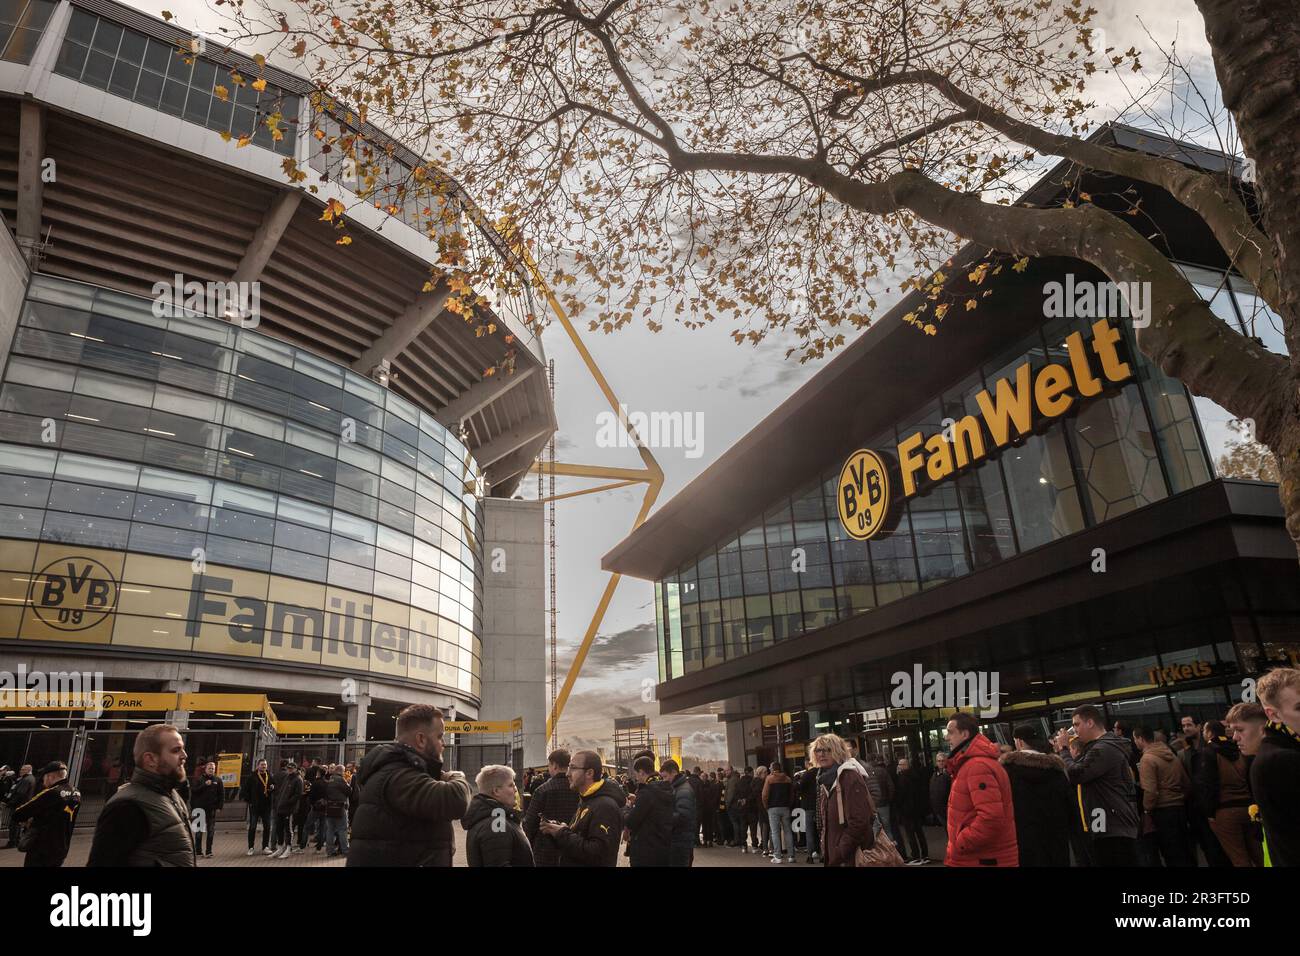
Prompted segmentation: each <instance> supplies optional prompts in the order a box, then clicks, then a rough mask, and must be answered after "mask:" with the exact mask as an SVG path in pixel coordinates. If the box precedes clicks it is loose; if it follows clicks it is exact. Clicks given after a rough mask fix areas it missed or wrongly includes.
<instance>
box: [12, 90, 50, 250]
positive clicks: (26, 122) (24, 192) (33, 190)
mask: <svg viewBox="0 0 1300 956" xmlns="http://www.w3.org/2000/svg"><path fill="white" fill-rule="evenodd" d="M18 109H19V120H18V210H17V216H16V219H17V230H16V232H17V236H16V238H17V240H18V247H19V248H20V249H21V250H22V252H23V256H24V257H25V258H26V260H27V263H28V265H29V266H31V267H32V268H33V269H34V268H36V266H37V264H38V263H39V261H40V244H41V197H42V193H43V191H44V189H45V184H44V182H42V180H41V161H42V160H43V159H44V158H45V107H44V106H42V105H41V104H40V103H34V102H29V101H26V100H24V101H23V102H22V103H20V104H19V106H18Z"/></svg>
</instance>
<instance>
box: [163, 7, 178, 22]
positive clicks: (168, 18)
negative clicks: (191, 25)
mask: <svg viewBox="0 0 1300 956" xmlns="http://www.w3.org/2000/svg"><path fill="white" fill-rule="evenodd" d="M162 18H163V19H164V20H166V21H167V22H168V23H170V22H171V21H172V20H175V19H176V17H175V15H174V14H173V13H172V12H171V11H170V10H164V11H163V12H162Z"/></svg>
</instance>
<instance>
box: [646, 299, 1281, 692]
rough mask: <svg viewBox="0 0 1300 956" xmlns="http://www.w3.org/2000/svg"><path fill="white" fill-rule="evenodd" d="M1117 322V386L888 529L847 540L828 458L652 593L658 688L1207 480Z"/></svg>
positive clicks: (994, 362)
mask: <svg viewBox="0 0 1300 956" xmlns="http://www.w3.org/2000/svg"><path fill="white" fill-rule="evenodd" d="M1226 287H1227V283H1226V282H1225V288H1226ZM1233 289H1234V292H1235V294H1236V295H1237V297H1238V298H1240V297H1241V295H1242V293H1241V290H1240V289H1238V288H1236V287H1235V286H1234V287H1233ZM1260 321H1261V320H1259V319H1258V318H1257V319H1256V326H1255V328H1256V329H1257V330H1258V328H1259V327H1260V326H1259V322H1260ZM1233 322H1234V327H1237V328H1240V326H1238V325H1237V324H1236V320H1235V319H1234V320H1233ZM1088 326H1089V322H1088V321H1087V320H1082V319H1078V320H1065V319H1062V320H1054V321H1051V322H1048V323H1046V324H1044V325H1043V326H1042V327H1041V328H1038V329H1035V330H1034V332H1033V333H1032V334H1030V335H1028V336H1026V337H1025V338H1023V339H1022V340H1020V341H1019V342H1016V343H1015V344H1014V345H1013V346H1011V347H1010V348H1008V349H1007V350H1006V352H1004V353H1003V354H1001V355H996V356H993V357H992V358H991V360H990V361H988V362H985V363H984V364H983V365H982V366H981V367H980V368H979V369H978V370H976V371H974V372H972V373H971V374H970V375H968V376H967V377H966V378H965V379H963V380H961V381H959V382H956V383H954V384H953V386H952V387H951V388H949V389H947V390H945V391H944V392H943V393H942V394H941V395H938V396H935V397H933V398H931V399H929V400H927V401H926V402H925V403H923V404H922V405H921V406H920V407H919V408H917V409H916V410H915V411H913V412H912V413H910V414H909V415H906V416H904V417H903V418H902V419H900V420H899V421H898V422H896V423H895V424H894V425H893V426H891V427H890V428H888V429H886V430H884V431H882V432H880V433H879V434H877V435H872V436H864V437H865V438H867V439H869V440H865V441H863V442H862V443H861V444H862V445H864V446H865V447H868V448H893V447H894V446H895V445H896V444H897V442H898V441H899V440H900V439H901V438H903V437H904V436H906V435H909V434H911V433H913V432H916V431H918V430H919V431H921V432H923V433H924V434H925V435H926V436H927V437H928V436H929V435H932V434H935V433H938V432H941V431H942V430H943V427H944V423H945V421H946V420H949V419H954V420H955V419H960V418H962V417H963V416H965V415H967V414H975V413H977V407H976V404H975V395H976V394H977V393H978V392H980V391H981V390H983V389H985V388H987V387H989V386H990V385H991V383H993V382H995V381H997V380H998V379H999V378H1003V377H1006V376H1007V375H1008V374H1009V373H1010V371H1011V370H1012V369H1014V368H1015V367H1016V366H1018V365H1020V364H1021V363H1022V362H1024V361H1025V360H1026V359H1029V360H1030V361H1032V362H1033V363H1034V364H1035V367H1037V366H1041V365H1042V364H1045V363H1047V362H1060V363H1064V364H1068V362H1069V359H1068V358H1067V357H1066V352H1065V339H1066V337H1067V336H1068V335H1069V334H1070V333H1072V332H1074V331H1081V332H1083V333H1084V336H1085V338H1087V337H1088V336H1089V335H1090V334H1091V333H1090V332H1089V331H1088ZM1120 327H1121V328H1123V330H1124V334H1125V336H1126V337H1127V338H1128V343H1127V344H1128V352H1129V355H1131V356H1135V357H1136V358H1135V366H1136V368H1135V371H1136V375H1135V379H1134V380H1133V381H1132V382H1130V383H1129V384H1127V385H1126V386H1125V387H1124V388H1123V389H1122V390H1121V391H1119V392H1118V393H1117V394H1114V395H1111V396H1109V397H1107V398H1103V399H1100V400H1098V401H1096V402H1092V403H1090V404H1087V405H1084V406H1083V407H1081V408H1080V409H1079V411H1078V412H1077V413H1075V414H1072V415H1069V416H1066V417H1064V418H1062V419H1060V420H1057V421H1056V422H1055V423H1054V424H1052V426H1051V427H1050V428H1048V429H1047V430H1046V431H1044V432H1042V433H1040V434H1034V435H1030V436H1029V437H1028V438H1026V439H1025V440H1024V442H1023V443H1021V444H1020V445H1017V446H1014V447H1009V448H1007V449H1005V450H1004V451H1003V452H1002V453H1001V454H1000V455H998V456H996V457H993V456H990V457H989V458H988V459H987V460H985V461H984V462H983V464H981V465H980V466H979V467H977V468H974V469H972V470H970V471H968V472H965V473H964V474H960V475H958V476H956V477H954V478H952V479H950V480H948V481H945V482H943V483H941V484H939V485H937V486H935V487H933V488H932V489H931V490H930V491H929V492H928V493H926V494H924V495H920V496H917V497H913V498H910V499H908V500H907V502H906V504H905V505H904V506H903V507H902V509H901V515H900V517H899V521H898V526H897V528H896V529H895V530H894V531H893V532H892V533H890V534H888V535H883V536H879V537H877V538H875V539H873V540H871V541H855V540H854V539H853V538H851V537H849V535H848V534H847V532H845V531H844V529H843V528H842V527H841V525H840V522H839V518H838V512H837V508H836V501H835V493H836V492H835V489H836V484H837V481H838V478H839V471H840V467H841V465H842V464H843V462H842V461H835V462H825V463H823V468H822V470H821V473H820V474H819V475H818V476H817V477H815V478H813V479H812V480H810V481H809V483H808V484H807V485H806V486H804V487H803V488H800V489H797V490H796V491H795V492H794V494H792V495H790V496H788V497H783V498H781V499H779V500H777V501H775V502H772V503H771V504H770V506H769V507H768V508H766V509H765V510H764V512H763V514H762V516H760V517H756V518H755V519H754V520H753V521H751V522H750V523H748V524H747V525H746V526H745V527H743V528H740V529H737V531H736V532H735V533H734V534H731V535H729V536H728V537H727V538H726V539H724V540H722V541H719V542H718V543H717V544H716V546H715V547H713V548H710V549H708V550H707V551H705V552H704V553H703V554H701V555H698V556H697V557H696V559H695V560H694V561H692V562H690V563H689V564H687V565H686V566H685V567H682V568H680V569H679V570H678V573H677V574H675V575H673V576H671V577H669V578H666V579H665V580H663V581H660V582H658V584H659V587H658V589H657V591H656V594H657V596H658V602H657V609H656V614H657V617H658V620H659V628H660V631H661V633H662V635H663V637H662V639H661V641H660V658H661V668H662V670H663V671H664V672H665V673H664V678H665V679H671V678H674V677H680V676H682V675H683V674H689V673H692V672H694V671H698V670H700V669H701V668H704V667H709V666H711V665H713V664H716V663H719V662H720V661H723V660H728V659H731V658H735V657H740V656H743V655H745V654H748V653H750V652H752V651H756V650H760V649H762V648H764V647H767V646H770V645H771V644H773V643H776V642H777V641H782V640H786V639H789V638H793V637H798V636H799V635H802V634H805V633H808V632H810V631H814V630H817V629H818V628H821V627H825V626H827V625H828V624H832V623H834V622H836V621H839V620H843V619H845V618H849V617H852V616H854V615H857V614H861V613H864V612H867V611H870V610H872V609H873V608H876V607H879V606H881V605H884V604H888V603H889V602H891V601H896V600H898V599H899V598H903V597H906V596H907V595H909V594H914V593H917V592H919V591H924V590H926V589H928V588H932V587H935V586H936V585H939V584H942V583H944V582H946V581H950V580H953V579H954V578H958V577H962V576H965V575H967V574H970V573H972V572H975V571H979V570H981V569H983V568H986V567H990V566H992V565H994V564H997V563H998V562H1000V561H1002V560H1004V559H1006V558H1009V557H1012V556H1014V555H1016V554H1020V553H1022V552H1025V551H1029V550H1032V549H1033V548H1037V547H1040V546H1042V545H1044V544H1048V543H1050V542H1052V541H1056V540H1058V539H1060V538H1063V537H1065V536H1066V535H1070V534H1074V533H1075V532H1078V531H1082V530H1083V529H1085V528H1088V527H1091V526H1093V525H1096V524H1099V523H1101V522H1103V521H1109V520H1111V519H1113V518H1117V517H1120V516H1121V515H1124V514H1126V513H1128V512H1130V511H1133V510H1135V509H1137V508H1140V507H1143V506H1144V505H1147V504H1151V503H1153V502H1155V501H1159V500H1161V499H1162V498H1165V497H1167V496H1169V495H1171V494H1177V493H1178V492H1181V491H1185V490H1187V489H1188V488H1191V487H1194V486H1195V485H1198V484H1202V483H1204V482H1207V481H1209V480H1210V479H1211V478H1212V477H1213V476H1214V470H1213V466H1212V465H1211V460H1212V459H1210V458H1209V457H1207V452H1206V448H1205V445H1204V444H1203V439H1202V437H1201V431H1200V427H1201V426H1200V423H1199V420H1198V418H1197V416H1196V415H1195V414H1194V408H1195V409H1196V410H1200V407H1201V405H1202V402H1203V400H1201V399H1196V400H1195V406H1194V404H1193V399H1192V397H1191V396H1190V395H1189V394H1188V392H1187V390H1186V388H1185V387H1184V386H1183V384H1182V383H1181V382H1178V381H1176V380H1174V379H1170V378H1168V377H1167V376H1165V375H1164V374H1163V373H1162V372H1161V371H1160V370H1159V369H1157V368H1155V367H1153V366H1152V365H1150V364H1149V363H1148V362H1147V361H1146V359H1145V357H1143V356H1141V354H1140V353H1139V352H1138V351H1137V348H1136V343H1135V342H1133V341H1132V329H1131V327H1130V326H1128V325H1123V326H1120ZM1265 340H1266V341H1270V342H1272V343H1273V344H1276V337H1274V338H1273V339H1268V338H1266V339H1265ZM1216 407H1217V406H1216ZM1225 414H1226V413H1225ZM1207 437H1208V436H1207ZM1228 476H1229V477H1257V476H1255V475H1228Z"/></svg>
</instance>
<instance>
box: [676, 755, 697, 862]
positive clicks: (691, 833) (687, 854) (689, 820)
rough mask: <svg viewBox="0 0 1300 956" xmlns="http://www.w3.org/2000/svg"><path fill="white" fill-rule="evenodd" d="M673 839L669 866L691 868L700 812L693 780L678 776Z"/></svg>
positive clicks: (682, 775)
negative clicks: (692, 783)
mask: <svg viewBox="0 0 1300 956" xmlns="http://www.w3.org/2000/svg"><path fill="white" fill-rule="evenodd" d="M672 794H673V838H672V852H671V853H670V854H669V861H668V865H669V866H690V865H691V861H692V860H693V859H694V857H695V834H697V833H699V832H700V811H699V806H698V805H697V804H696V802H695V788H694V787H692V786H691V778H690V777H688V776H687V775H686V774H680V773H679V774H678V775H677V777H676V778H675V779H674V780H673V783H672Z"/></svg>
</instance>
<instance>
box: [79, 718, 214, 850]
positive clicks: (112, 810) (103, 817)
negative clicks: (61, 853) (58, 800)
mask: <svg viewBox="0 0 1300 956" xmlns="http://www.w3.org/2000/svg"><path fill="white" fill-rule="evenodd" d="M133 759H134V760H135V770H134V771H133V772H132V774H131V780H130V782H129V783H126V784H124V785H123V786H121V787H120V788H118V791H117V793H115V794H113V798H112V799H111V800H109V801H108V803H106V804H104V809H103V811H102V812H101V813H100V814H99V819H98V820H96V821H95V836H94V839H93V840H92V841H91V844H90V858H89V859H88V860H87V861H86V866H94V867H100V866H144V867H154V866H180V867H192V866H195V865H196V864H195V854H194V834H193V833H192V831H191V830H190V820H189V813H188V810H187V808H186V806H185V800H184V798H183V797H181V796H180V794H179V789H180V784H181V783H182V782H183V781H184V780H185V741H184V740H182V739H181V735H180V732H179V731H178V730H177V729H176V728H175V727H173V726H171V725H170V724H152V725H150V726H148V727H146V728H145V729H144V730H142V731H140V733H139V734H138V735H137V736H136V738H135V750H134V755H133Z"/></svg>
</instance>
